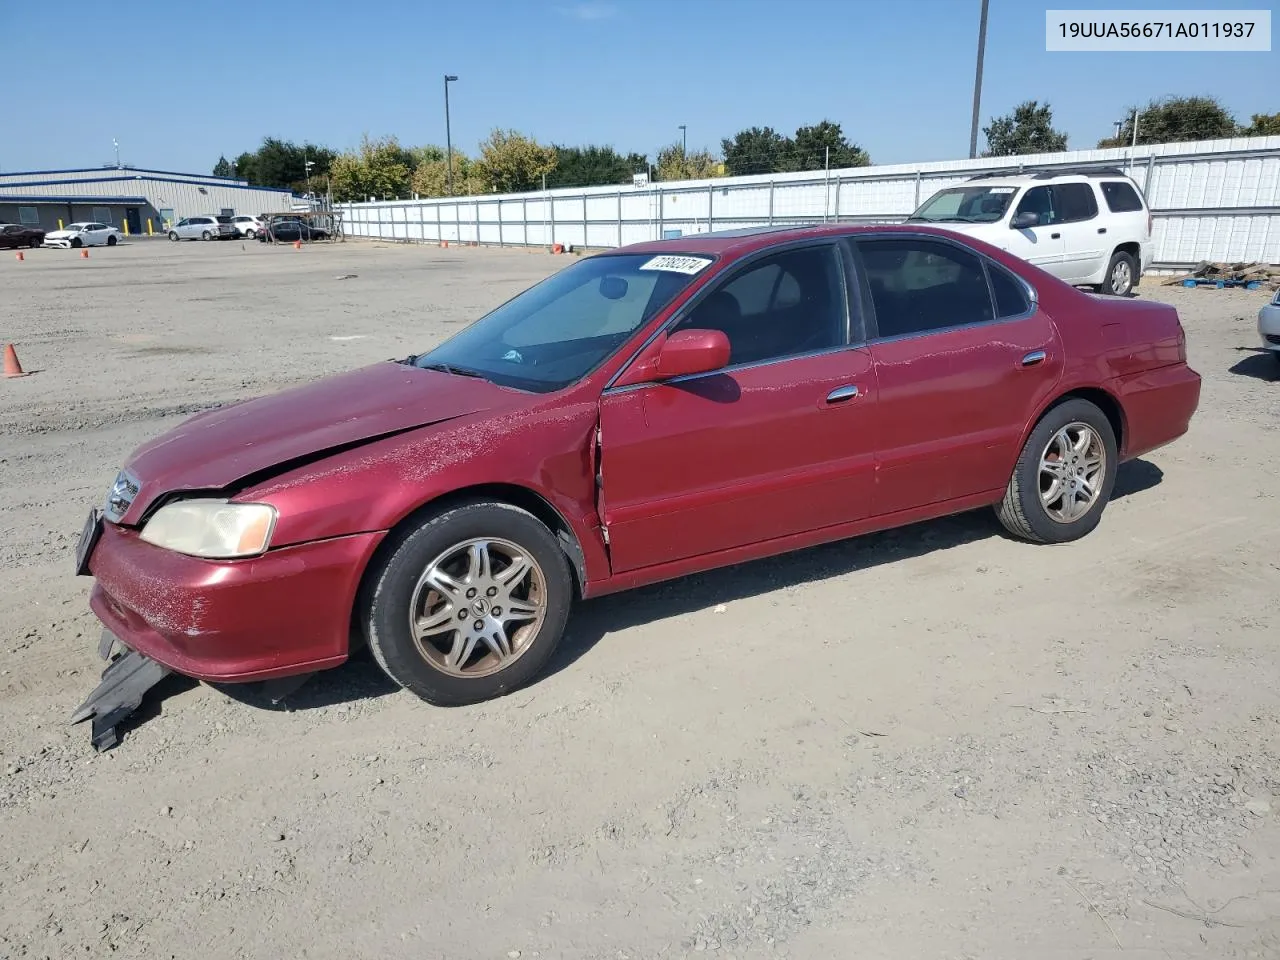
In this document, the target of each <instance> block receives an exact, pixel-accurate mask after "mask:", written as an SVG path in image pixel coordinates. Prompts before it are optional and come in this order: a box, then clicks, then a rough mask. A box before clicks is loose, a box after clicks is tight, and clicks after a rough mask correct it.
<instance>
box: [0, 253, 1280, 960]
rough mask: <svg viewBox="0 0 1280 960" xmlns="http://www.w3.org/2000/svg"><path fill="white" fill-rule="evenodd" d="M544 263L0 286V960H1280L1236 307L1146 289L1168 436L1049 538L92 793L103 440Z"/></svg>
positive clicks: (441, 318) (322, 363)
mask: <svg viewBox="0 0 1280 960" xmlns="http://www.w3.org/2000/svg"><path fill="white" fill-rule="evenodd" d="M564 264H565V259H564V258H552V257H549V256H546V255H541V254H530V253H516V252H512V251H498V250H471V249H464V250H439V249H427V248H407V247H394V246H381V245H373V244H357V243H348V244H346V245H344V246H340V247H330V248H320V247H315V248H308V249H306V250H303V251H301V252H299V251H295V250H293V249H291V248H284V249H267V248H264V247H263V246H262V245H259V244H253V243H247V244H244V245H243V246H242V245H241V244H240V243H238V242H236V243H225V244H219V245H204V244H183V245H181V246H177V245H171V244H167V243H162V242H152V243H139V244H134V245H129V246H122V247H120V248H117V249H115V250H96V249H95V250H94V251H93V252H92V254H91V257H90V258H89V259H88V260H82V259H80V258H79V257H77V256H75V255H74V254H72V253H70V252H66V251H45V250H40V251H34V252H32V253H31V254H29V255H28V258H27V262H25V263H17V262H16V261H15V260H14V259H13V258H12V256H7V257H6V258H5V259H4V260H3V261H0V342H4V341H13V342H14V343H16V344H17V346H18V350H19V356H20V358H21V360H22V362H23V364H24V365H25V366H26V368H27V369H28V370H36V371H38V373H37V374H36V375H35V376H32V377H28V378H26V379H22V380H7V381H6V380H0V530H3V532H4V536H3V539H0V614H2V616H0V651H2V652H3V659H2V661H0V836H2V837H3V843H0V903H3V905H4V906H3V910H0V956H3V957H14V958H17V957H51V958H66V957H79V956H87V957H100V956H107V955H109V954H114V955H117V956H121V957H183V958H186V957H192V958H201V960H209V958H224V957H226V958H229V957H255V958H256V957H269V956H279V957H309V958H335V960H336V958H341V960H350V958H353V957H380V958H397V957H406V958H408V957H412V958H426V957H440V958H446V957H447V958H460V957H466V958H472V957H475V958H483V957H494V958H502V957H511V958H515V957H524V958H530V957H546V958H559V957H564V958H623V957H630V958H636V960H639V958H650V957H680V956H685V955H691V954H694V953H709V954H714V955H716V956H721V957H729V956H731V957H738V958H747V957H752V958H754V957H791V958H830V957H858V958H859V960H878V958H886V960H887V958H895V960H900V958H904V957H905V958H916V957H921V958H923V957H931V958H954V960H959V958H983V960H998V958H1011V960H1012V958H1019V960H1021V958H1027V957H1035V958H1038V960H1039V958H1068V957H1069V958H1079V957H1093V958H1104V957H1111V956H1120V955H1122V954H1123V956H1124V957H1131V958H1146V957H1150V958H1156V957H1159V958H1182V957H1213V958H1222V957H1276V956H1280V655H1278V654H1277V645H1278V642H1280V629H1278V628H1277V626H1276V623H1277V614H1278V613H1280V549H1277V544H1278V543H1280V508H1278V507H1277V505H1276V503H1277V501H1276V494H1277V490H1276V481H1275V477H1276V470H1275V464H1276V462H1277V461H1278V460H1280V429H1277V428H1278V427H1280V383H1277V382H1275V379H1274V372H1273V370H1272V367H1273V366H1274V364H1273V363H1272V362H1271V361H1270V358H1267V357H1264V356H1261V355H1260V354H1258V353H1257V352H1256V351H1255V350H1254V348H1255V346H1256V341H1257V337H1256V332H1255V329H1254V317H1255V315H1256V312H1257V308H1258V306H1259V305H1260V303H1261V302H1262V301H1263V299H1264V297H1263V294H1262V293H1261V292H1257V293H1244V292H1233V291H1214V290H1192V291H1184V290H1181V289H1170V288H1164V289H1161V288H1157V287H1150V288H1147V289H1144V291H1143V293H1144V295H1148V296H1156V297H1159V298H1161V299H1166V300H1168V301H1170V302H1174V303H1176V304H1177V306H1178V307H1179V309H1180V311H1181V312H1182V316H1183V319H1184V322H1185V324H1186V326H1187V329H1188V334H1189V337H1190V350H1191V358H1192V363H1193V365H1194V366H1195V367H1196V368H1197V369H1198V370H1200V371H1201V373H1202V374H1203V376H1204V378H1205V388H1204V397H1203V401H1202V405H1201V410H1200V413H1199V415H1198V418H1197V420H1196V421H1195V423H1194V425H1193V429H1192V432H1191V434H1189V435H1188V436H1187V437H1185V438H1184V439H1183V440H1181V441H1179V442H1178V443H1177V444H1175V445H1174V446H1171V447H1168V448H1166V449H1164V450H1161V451H1158V452H1157V453H1155V454H1153V455H1151V456H1150V457H1149V458H1147V459H1146V460H1143V461H1139V462H1136V463H1133V464H1130V465H1129V466H1128V467H1127V468H1126V469H1125V470H1124V471H1123V473H1122V475H1121V477H1120V481H1119V484H1118V487H1117V499H1116V500H1115V501H1114V502H1113V503H1112V505H1111V506H1110V507H1109V508H1108V510H1107V514H1106V517H1105V519H1104V520H1103V523H1102V526H1101V527H1100V528H1099V530H1098V531H1097V532H1096V533H1095V534H1094V535H1092V536H1091V537H1089V538H1087V539H1086V540H1084V541H1082V542H1080V543H1077V544H1074V545H1071V546H1065V547H1036V546H1029V545H1026V544H1023V543H1018V542H1014V541H1011V540H1009V539H1007V538H1005V537H1004V536H1002V535H1001V533H1000V532H999V530H998V527H997V525H996V523H995V522H994V519H993V518H992V517H991V516H990V515H989V513H987V512H982V513H977V514H971V515H966V516H963V517H958V518H954V519H951V520H946V521H942V522H937V523H930V524H924V525H920V526H916V527H912V528H909V529H906V530H901V531H897V532H893V533H889V534H884V535H880V536H874V537H868V538H864V539H862V540H859V541H854V542H848V543H843V544H837V545H832V546H829V547H824V548H821V549H815V550H809V551H805V552H802V553H798V554H794V555H791V556H787V557H782V558H777V559H773V560H770V561H765V562H761V563H755V564H750V565H746V566H743V567H739V568H735V569H730V570H724V571H720V572H717V573H713V574H709V575H705V576H700V577H696V578H692V579H689V580H685V581H681V582H676V583H672V584H668V585H664V586H660V587H655V588H650V589H645V590H641V591H638V592H635V593H632V594H626V595H621V596H617V597H610V598H603V599H600V600H597V601H593V602H590V603H588V604H586V605H585V606H584V608H583V609H581V610H580V611H579V612H578V614H577V615H576V617H575V619H573V620H572V622H571V625H570V637H569V639H568V641H567V642H566V645H565V647H564V649H563V650H562V653H561V655H560V656H559V659H558V660H557V661H556V663H555V667H554V671H553V672H552V674H551V675H550V676H548V677H546V678H544V679H543V680H542V681H541V682H539V683H537V684H536V685H534V686H532V687H530V688H528V689H526V690H523V691H521V692H518V693H517V694H515V695H513V696H510V697H507V698H505V699H503V700H500V701H497V702H492V703H488V704H485V705H481V706H477V707H473V708H465V709H457V710H441V709H435V708H431V707H428V706H426V705H424V704H422V703H420V702H419V701H417V700H416V699H414V698H412V697H411V696H409V695H407V694H402V693H399V692H396V691H395V690H393V689H392V687H391V686H390V685H389V684H388V683H387V682H386V681H385V680H383V679H382V677H381V675H380V674H379V673H378V671H377V669H376V667H375V666H374V665H373V664H372V663H371V662H370V661H369V660H367V659H360V660H357V661H356V662H353V663H351V664H350V665H348V666H347V667H345V668H343V669H341V670H338V671H334V672H332V673H330V674H327V675H325V676H323V677H321V678H319V679H318V680H316V681H315V682H313V683H312V684H311V685H310V686H308V687H307V688H305V689H304V690H303V691H302V692H300V693H299V694H297V695H296V697H295V698H294V700H293V702H292V704H291V705H292V708H293V709H292V710H268V709H264V708H263V707H262V706H261V705H260V704H258V703H256V702H254V701H253V700H252V697H250V696H248V695H245V694H237V695H236V696H229V695H228V692H227V691H222V690H216V689H212V688H209V687H203V686H195V685H191V684H184V683H180V682H172V683H170V684H169V685H167V686H165V687H163V688H160V689H161V691H162V692H163V693H164V694H165V697H164V699H163V703H162V704H161V706H160V709H159V713H158V715H156V716H152V717H151V718H149V719H147V720H146V722H144V723H142V724H140V725H139V726H138V727H137V728H136V730H134V731H133V732H132V733H131V734H130V735H129V736H128V738H127V739H126V740H125V742H124V743H123V744H122V745H121V746H120V747H119V748H118V749H117V750H115V751H113V752H111V753H109V754H105V755H101V756H99V755H95V754H94V753H93V752H92V750H91V749H90V746H89V738H88V731H87V730H86V729H85V728H84V727H76V728H68V727H67V725H66V718H67V716H68V714H69V713H70V711H71V710H72V709H73V708H74V707H75V706H76V705H77V704H78V703H79V702H80V700H82V699H83V698H84V696H85V695H86V694H87V693H88V692H89V691H90V690H91V689H92V687H93V686H94V684H95V682H96V679H97V673H98V671H99V670H100V665H99V663H98V661H97V660H96V658H95V653H94V647H95V644H96V640H97V636H98V628H97V625H96V621H95V620H94V618H93V617H92V616H91V615H90V613H89V612H88V608H87V605H86V595H87V590H88V585H87V582H86V581H85V580H82V579H81V580H78V579H77V578H75V577H74V576H72V574H71V550H72V547H73V541H74V537H75V535H76V534H77V533H78V531H79V528H80V524H81V521H82V519H83V516H84V513H85V511H86V510H87V509H88V507H89V506H90V505H92V504H94V503H96V502H99V501H100V500H101V498H102V497H103V495H104V493H105V491H106V489H107V487H108V485H109V483H110V481H111V479H112V478H113V477H114V475H115V471H116V469H117V467H118V466H119V464H120V462H121V461H122V459H123V458H124V457H125V456H126V455H127V454H128V452H129V451H130V450H131V449H132V448H133V447H134V446H135V445H137V444H138V443H140V442H141V441H142V440H144V439H145V438H147V437H150V436H152V435H154V434H156V433H158V432H160V431H162V430H164V429H166V428H167V427H169V426H171V425H173V424H174V423H176V422H177V421H178V418H180V417H181V416H182V415H184V414H188V413H190V412H193V411H195V410H197V409H200V408H202V407H204V406H206V405H209V404H212V403H216V402H221V401H227V400H232V399H235V398H240V397H245V396H249V395H253V394H257V393H262V392H266V391H269V390H272V389H274V388H277V387H280V386H284V385H287V384H292V383H296V382H299V381H302V380H306V379H309V378H312V377H316V376H320V375H323V374H326V373H330V372H333V371H337V370H341V369H345V368H349V367H352V366H356V365H358V364H362V363H365V362H369V361H374V360H379V359H383V358H387V357H396V356H402V355H405V354H407V353H409V352H417V351H420V350H421V349H422V348H424V347H427V346H429V345H430V344H432V343H433V342H435V341H436V340H438V339H439V338H441V337H443V336H445V335H446V334H448V333H449V332H450V331H452V330H454V329H456V328H457V325H458V324H461V323H463V322H465V321H466V320H468V319H469V318H471V317H473V316H475V315H476V314H477V313H478V311H480V310H481V309H482V308H484V307H486V306H489V305H492V304H495V303H497V302H499V301H500V300H502V299H505V298H506V297H507V296H509V295H510V294H511V293H513V292H515V291H516V290H517V289H519V288H521V287H523V286H524V285H526V284H527V283H529V282H530V281H532V280H534V279H536V278H539V277H541V276H544V275H546V274H547V273H549V272H551V271H553V270H555V269H557V268H559V267H561V266H563V265H564ZM349 274H354V276H351V277H348V278H347V279H339V278H342V277H345V276H347V275H349ZM233 692H234V691H233Z"/></svg>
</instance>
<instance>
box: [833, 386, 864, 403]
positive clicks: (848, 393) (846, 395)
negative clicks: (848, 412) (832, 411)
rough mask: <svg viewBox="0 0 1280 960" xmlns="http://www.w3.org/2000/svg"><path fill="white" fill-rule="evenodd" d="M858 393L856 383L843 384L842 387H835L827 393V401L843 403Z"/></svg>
mask: <svg viewBox="0 0 1280 960" xmlns="http://www.w3.org/2000/svg"><path fill="white" fill-rule="evenodd" d="M857 395H858V387H857V385H856V384H852V383H849V384H845V385H844V386H843V387H836V388H835V389H834V390H832V391H831V392H830V393H828V394H827V403H844V402H845V401H846V400H852V399H853V398H854V397H856V396H857Z"/></svg>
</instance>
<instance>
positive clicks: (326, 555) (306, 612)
mask: <svg viewBox="0 0 1280 960" xmlns="http://www.w3.org/2000/svg"><path fill="white" fill-rule="evenodd" d="M382 536H383V534H381V533H364V534H357V535H355V536H350V537H340V538H337V539H333V540H321V541H317V542H313V543H306V544H300V545H298V546H292V547H285V548H283V549H281V550H275V551H272V552H270V553H268V554H266V555H265V556H262V557H255V558H251V559H247V560H235V561H212V560H200V559H198V558H195V557H188V556H184V555H182V554H178V553H174V552H173V551H170V550H164V549H162V548H160V547H155V546H153V545H151V544H149V543H146V542H144V541H142V540H141V539H139V538H138V536H137V534H136V533H134V532H133V531H131V530H127V529H124V528H121V527H118V526H116V525H115V524H111V523H108V524H106V525H105V528H104V530H103V533H102V539H101V540H100V541H99V542H98V544H97V546H96V547H95V548H94V551H93V555H92V557H91V558H90V560H89V570H90V572H91V573H92V574H93V576H94V577H95V578H96V581H97V582H96V583H95V584H94V587H93V592H92V593H91V595H90V598H89V605H90V606H91V607H92V608H93V612H94V613H95V614H96V615H97V616H98V619H99V620H101V621H102V622H103V624H104V625H105V626H106V628H107V629H108V630H110V631H111V632H112V633H114V634H115V635H116V636H117V637H119V638H120V640H121V641H122V642H123V643H124V644H125V645H126V646H128V647H130V648H131V649H133V650H136V651H138V652H140V653H142V654H145V655H146V656H148V657H150V658H151V659H153V660H155V661H157V662H159V663H161V664H163V665H164V666H166V667H168V668H169V669H171V670H173V671H174V672H176V673H181V674H186V675H187V676H190V677H195V678H196V679H199V680H209V681H221V682H242V681H249V680H267V679H271V678H273V677H285V676H292V675H294V674H301V673H310V672H313V671H315V670H320V669H324V668H327V667H333V666H337V665H338V664H340V663H342V662H343V661H344V660H346V658H347V652H348V641H349V636H350V625H351V611H352V609H353V605H354V602H355V595H356V589H357V587H358V586H359V583H360V577H361V575H362V573H363V571H364V569H365V566H366V564H367V563H368V561H369V558H370V556H372V554H373V551H374V549H375V548H376V547H377V545H378V543H379V542H380V541H381V539H382Z"/></svg>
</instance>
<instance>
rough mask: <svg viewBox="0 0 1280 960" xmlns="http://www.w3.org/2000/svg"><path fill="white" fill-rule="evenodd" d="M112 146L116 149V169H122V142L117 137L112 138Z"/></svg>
mask: <svg viewBox="0 0 1280 960" xmlns="http://www.w3.org/2000/svg"><path fill="white" fill-rule="evenodd" d="M111 145H112V146H113V147H115V148H116V169H117V170H119V169H120V141H119V140H117V139H116V138H115V137H112V138H111Z"/></svg>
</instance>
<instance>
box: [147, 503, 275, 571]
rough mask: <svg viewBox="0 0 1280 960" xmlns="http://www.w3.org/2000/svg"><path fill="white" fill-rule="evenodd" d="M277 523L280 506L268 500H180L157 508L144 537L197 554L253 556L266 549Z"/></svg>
mask: <svg viewBox="0 0 1280 960" xmlns="http://www.w3.org/2000/svg"><path fill="white" fill-rule="evenodd" d="M275 525H276V508H275V507H272V506H268V505H267V504H265V503H228V502H227V501H226V500H179V501H178V502H176V503H170V504H167V505H166V506H163V507H161V508H160V509H159V510H157V511H156V514H155V516H153V517H152V518H151V519H150V520H148V521H147V524H146V526H145V527H143V528H142V534H141V536H142V539H143V540H145V541H147V543H154V544H155V545H156V546H157V547H164V548H166V549H168V550H174V551H176V552H178V553H185V554H189V555H190V556H193V557H206V558H209V559H227V558H230V557H252V556H255V555H256V554H259V553H264V552H266V549H267V547H268V546H269V545H270V543H271V531H272V530H273V529H274V528H275Z"/></svg>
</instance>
